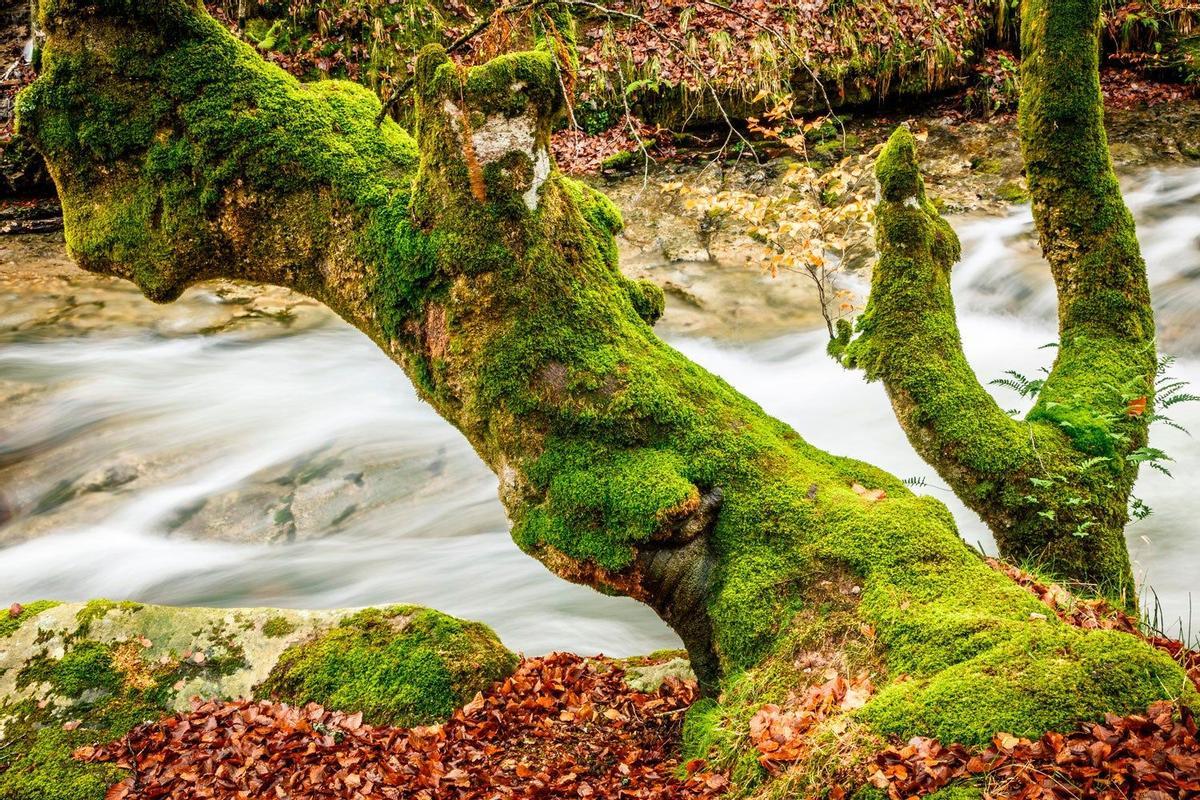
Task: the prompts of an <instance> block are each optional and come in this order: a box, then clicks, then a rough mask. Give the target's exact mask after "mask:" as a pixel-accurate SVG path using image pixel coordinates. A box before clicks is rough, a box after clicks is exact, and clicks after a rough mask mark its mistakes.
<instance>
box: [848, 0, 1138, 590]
mask: <svg viewBox="0 0 1200 800" xmlns="http://www.w3.org/2000/svg"><path fill="white" fill-rule="evenodd" d="M1099 11H1100V9H1099V0H1067V1H1066V2H1063V1H1062V0H1053V1H1052V0H1027V1H1026V2H1025V3H1024V4H1023V28H1022V35H1021V42H1022V51H1023V59H1022V63H1021V76H1022V86H1021V112H1020V120H1021V125H1020V127H1021V142H1022V148H1023V152H1024V155H1025V164H1026V174H1027V175H1028V179H1029V186H1030V190H1031V191H1032V194H1033V210H1034V218H1035V220H1036V222H1037V228H1038V232H1039V233H1040V235H1041V242H1042V250H1043V252H1044V253H1045V255H1046V258H1047V260H1048V261H1049V262H1050V267H1051V270H1052V272H1053V275H1054V280H1055V283H1056V285H1057V288H1058V297H1059V313H1058V317H1059V341H1058V357H1057V359H1056V360H1055V363H1054V367H1053V369H1052V370H1051V371H1050V373H1049V375H1048V376H1047V377H1046V378H1045V382H1044V384H1043V385H1042V387H1041V390H1040V392H1039V393H1038V396H1037V402H1036V404H1035V405H1034V406H1033V408H1032V410H1030V412H1029V413H1028V414H1027V415H1026V416H1025V418H1024V419H1023V420H1016V419H1013V418H1012V417H1010V416H1009V415H1008V414H1007V413H1006V412H1005V411H1003V410H1002V409H1001V408H1000V407H999V406H998V405H997V404H996V402H995V400H993V399H992V397H991V395H990V394H988V392H987V391H986V390H985V389H984V388H983V387H982V386H981V385H980V384H979V382H978V380H976V377H975V373H974V372H973V371H972V370H971V367H970V365H969V364H968V363H967V360H966V358H965V357H964V355H963V350H962V343H961V340H960V338H959V332H958V327H957V324H956V322H955V316H954V304H953V300H952V298H951V294H950V268H951V266H953V264H954V263H955V262H956V261H957V260H958V256H959V244H958V239H957V238H956V237H955V235H954V232H953V231H952V230H951V229H950V227H949V226H948V225H947V224H946V223H945V222H944V221H943V220H942V219H941V217H940V216H939V215H938V213H937V211H936V210H935V209H934V207H933V205H932V204H931V203H930V202H929V201H928V199H927V198H926V197H925V192H924V189H923V187H922V186H921V181H920V178H919V177H918V176H917V175H916V172H915V167H913V166H911V165H908V164H905V165H904V167H903V168H899V167H889V168H888V169H886V171H882V172H881V173H880V182H881V188H882V192H883V196H882V202H881V203H880V206H879V214H878V228H877V230H878V233H877V237H878V240H879V249H880V254H881V258H880V264H879V267H878V268H877V269H876V271H875V274H874V276H873V279H872V286H871V296H870V299H869V301H868V305H867V309H866V311H865V312H864V314H863V316H862V318H861V319H860V320H859V322H858V329H859V331H860V335H859V336H858V338H857V339H855V340H854V341H853V342H850V341H849V337H850V333H851V331H850V329H849V327H848V326H845V325H844V326H843V327H842V329H841V337H840V339H839V340H838V341H836V342H834V343H833V345H832V346H831V350H832V352H833V353H834V354H835V355H836V356H838V357H839V358H840V359H841V360H842V362H843V363H844V364H846V365H847V366H861V367H863V368H864V369H865V370H866V374H867V377H868V378H869V379H872V380H874V379H879V380H882V381H883V383H884V386H885V387H886V388H887V392H888V396H889V397H890V398H891V401H892V405H893V407H894V408H895V411H896V416H897V418H898V419H899V421H900V423H901V426H902V427H903V428H904V430H905V432H906V433H907V434H908V438H909V441H910V442H912V444H913V446H914V447H915V448H916V449H917V451H918V452H919V453H920V454H921V455H922V456H923V457H924V458H925V460H926V461H927V462H929V463H930V464H931V465H932V466H933V467H934V468H935V469H937V471H938V473H939V474H940V475H941V476H942V477H943V478H944V479H945V480H946V481H947V482H948V483H949V484H950V485H951V487H953V489H954V492H955V494H957V495H958V496H959V497H960V498H961V499H962V500H963V502H964V503H966V504H967V505H968V506H970V507H971V508H972V509H974V510H975V511H976V512H977V513H978V514H979V515H980V516H981V517H982V518H983V519H984V521H985V522H986V523H987V524H988V526H989V527H990V528H991V529H992V531H993V532H994V534H995V536H996V542H997V544H998V545H999V547H1000V551H1001V553H1002V554H1003V555H1004V556H1005V557H1007V558H1009V559H1012V560H1014V561H1017V562H1020V563H1033V564H1036V565H1037V566H1038V567H1039V568H1041V569H1044V570H1046V571H1048V572H1050V573H1052V574H1054V575H1056V576H1058V577H1061V578H1064V579H1065V580H1067V581H1069V582H1070V583H1072V584H1073V585H1074V586H1075V587H1077V588H1083V589H1084V590H1087V591H1091V592H1094V593H1099V594H1103V595H1106V596H1108V597H1110V598H1112V599H1114V600H1117V601H1118V602H1120V603H1121V604H1123V605H1125V606H1126V607H1129V608H1131V609H1136V605H1137V595H1136V592H1135V591H1134V582H1133V576H1132V571H1131V569H1130V564H1129V554H1128V551H1127V549H1126V545H1125V525H1126V523H1127V522H1128V521H1129V512H1128V504H1129V498H1130V491H1131V490H1132V488H1133V483H1134V481H1135V479H1136V478H1137V472H1138V463H1139V460H1140V458H1139V455H1140V454H1139V452H1138V451H1139V449H1141V448H1144V447H1145V446H1146V442H1147V427H1148V425H1147V423H1148V420H1149V419H1151V418H1152V417H1151V415H1150V407H1149V406H1148V400H1149V399H1150V398H1152V397H1153V394H1154V384H1155V371H1156V367H1157V360H1156V357H1155V342H1154V316H1153V312H1152V310H1151V307H1150V290H1149V287H1148V284H1147V280H1146V265H1145V263H1144V262H1143V261H1142V257H1141V253H1140V250H1139V248H1138V243H1137V239H1136V237H1135V236H1134V227H1133V219H1132V217H1131V216H1130V214H1129V211H1128V209H1127V208H1126V207H1125V203H1124V200H1123V199H1122V197H1121V192H1120V189H1119V187H1118V185H1117V180H1116V176H1115V175H1114V174H1113V170H1112V165H1111V162H1110V159H1109V153H1108V143H1107V141H1106V138H1105V132H1104V122H1103V116H1102V108H1103V106H1102V100H1101V95H1100V81H1099V73H1098V69H1097V65H1098V33H1099V28H1100V13H1099ZM1143 452H1144V451H1143Z"/></svg>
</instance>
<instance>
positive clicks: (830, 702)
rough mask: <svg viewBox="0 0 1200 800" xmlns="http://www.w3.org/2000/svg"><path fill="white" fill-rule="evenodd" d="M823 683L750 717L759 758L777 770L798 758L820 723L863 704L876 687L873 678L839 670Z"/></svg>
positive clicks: (761, 761)
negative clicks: (850, 678)
mask: <svg viewBox="0 0 1200 800" xmlns="http://www.w3.org/2000/svg"><path fill="white" fill-rule="evenodd" d="M825 677H826V680H825V682H824V683H821V684H818V685H816V686H812V687H810V688H809V689H808V691H806V692H805V693H804V694H803V695H802V696H800V697H796V696H795V695H793V696H792V698H791V699H790V700H789V702H788V703H787V704H786V705H785V706H782V707H781V706H778V705H775V704H774V703H768V704H767V705H764V706H763V707H762V708H760V709H759V710H758V713H756V714H755V715H754V716H753V717H752V718H751V719H750V741H751V742H752V743H753V744H754V746H755V747H756V748H757V749H758V752H759V756H758V761H759V763H760V764H762V765H763V766H764V767H766V768H767V769H768V770H771V771H772V772H778V771H779V769H780V766H781V765H782V764H784V763H786V762H793V761H799V760H800V759H801V758H803V757H804V755H805V753H806V752H807V750H808V734H809V733H810V732H811V731H812V730H813V729H814V728H815V727H816V726H817V725H819V724H820V723H822V722H825V721H826V720H828V719H830V718H831V717H833V716H835V715H837V714H839V713H842V712H846V711H853V710H854V709H857V708H862V707H863V706H864V705H866V703H867V700H868V699H870V697H871V694H872V693H873V692H874V691H875V687H874V686H873V685H872V683H871V680H870V678H868V677H867V676H866V675H860V676H858V677H857V678H855V679H854V680H853V681H847V680H846V679H845V678H843V677H842V676H841V675H838V674H837V673H836V672H832V673H829V674H826V676H825Z"/></svg>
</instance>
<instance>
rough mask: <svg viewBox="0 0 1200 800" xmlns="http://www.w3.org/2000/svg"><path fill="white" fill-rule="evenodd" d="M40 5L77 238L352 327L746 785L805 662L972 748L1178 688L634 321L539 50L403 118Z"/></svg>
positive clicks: (233, 46) (208, 40)
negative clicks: (663, 663) (320, 310)
mask: <svg viewBox="0 0 1200 800" xmlns="http://www.w3.org/2000/svg"><path fill="white" fill-rule="evenodd" d="M41 13H42V19H43V22H44V25H45V27H46V29H47V30H48V31H49V34H50V39H49V43H48V45H47V48H46V52H45V60H44V69H43V74H42V76H41V78H40V79H39V81H38V82H37V83H36V84H35V85H34V86H33V87H32V88H31V89H30V90H28V91H27V92H26V93H25V94H23V95H22V97H21V99H20V106H19V112H20V120H21V126H22V130H23V132H24V133H26V134H27V135H28V136H30V137H31V138H32V139H33V140H34V141H35V142H36V143H37V145H38V147H39V148H40V149H41V150H42V152H43V153H44V154H45V155H46V157H47V159H48V161H49V162H50V164H51V167H52V170H53V172H54V177H55V180H56V181H57V184H58V187H59V191H60V193H61V195H62V199H63V205H64V212H65V220H66V230H67V243H68V247H69V249H70V252H71V254H72V255H73V256H74V258H76V259H77V260H78V262H79V263H80V264H81V265H82V266H84V267H85V268H87V269H91V270H94V271H98V272H102V273H106V274H112V275H118V276H122V277H126V278H129V279H131V280H133V281H135V282H136V283H137V284H138V285H139V286H140V287H141V288H142V290H143V291H144V292H145V293H146V295H147V296H149V297H151V298H152V299H155V300H158V301H168V300H171V299H173V298H175V297H177V296H178V294H179V293H180V292H181V291H182V290H183V289H184V288H185V287H187V286H188V285H190V284H191V283H194V282H196V281H198V280H202V279H205V278H210V277H215V276H225V277H234V278H245V279H250V280H257V281H265V282H270V283H276V284H281V285H284V286H289V287H292V288H295V289H297V290H299V291H301V292H304V293H306V294H308V295H311V296H313V297H315V298H318V299H320V300H322V301H323V302H325V303H327V304H328V305H329V306H330V307H331V308H333V309H334V310H336V311H337V312H338V313H339V314H341V315H342V316H343V317H344V318H345V319H346V320H348V321H349V322H350V323H351V324H353V325H355V326H356V327H358V328H359V329H360V330H362V331H363V332H364V333H366V334H367V335H368V336H370V337H371V338H372V339H373V340H374V341H375V342H376V343H377V344H378V345H379V346H380V348H381V349H383V350H384V352H386V353H387V354H388V355H389V356H390V357H391V358H392V359H393V360H395V361H396V362H397V363H398V364H399V365H401V366H402V367H403V368H404V369H405V371H406V372H407V373H408V375H409V376H410V378H411V379H412V381H413V383H414V384H415V385H416V386H417V388H418V391H419V392H420V393H421V396H422V397H424V398H425V399H426V400H428V401H429V402H430V403H431V404H432V405H433V406H434V407H435V408H436V409H437V410H438V412H439V413H440V414H441V415H442V416H443V417H445V418H446V419H447V420H448V421H449V422H451V423H452V424H454V425H455V426H456V427H457V428H458V429H459V430H460V431H462V433H463V434H464V435H465V436H466V438H467V439H468V440H469V441H470V442H471V443H472V445H473V446H474V447H475V449H476V451H477V452H478V453H479V455H480V457H481V458H482V459H483V460H484V461H485V462H486V463H487V464H488V465H489V466H490V467H491V468H492V469H493V470H494V471H495V472H496V474H497V475H498V476H499V478H500V496H501V500H502V501H503V503H504V505H505V507H506V508H507V510H508V513H509V516H510V518H511V521H512V533H513V538H514V539H515V541H516V543H517V544H518V545H519V546H520V547H521V548H522V549H523V550H525V551H526V552H528V553H529V554H530V555H532V556H534V557H535V558H537V559H539V560H540V561H541V562H542V563H543V564H545V565H546V566H547V567H548V568H549V569H551V570H553V571H554V572H555V573H557V574H559V575H561V576H562V577H564V578H567V579H568V580H572V581H577V582H581V583H586V584H588V585H591V586H594V587H596V588H598V589H600V590H602V591H606V592H613V593H621V594H625V595H629V596H631V597H634V598H637V599H639V600H642V601H644V602H646V603H648V604H649V605H651V606H652V607H653V608H655V609H656V610H657V611H658V613H659V614H660V615H661V616H662V617H663V618H664V619H665V620H666V621H667V622H668V623H670V624H671V625H672V627H674V629H675V630H676V631H678V632H679V634H680V636H681V637H682V638H683V640H684V642H685V643H686V645H687V647H688V650H689V652H690V654H691V657H692V659H693V663H694V666H695V668H696V671H697V672H698V674H699V675H700V678H701V681H702V683H703V686H704V688H705V689H706V691H707V692H708V693H709V695H710V696H711V697H712V698H713V699H712V700H709V701H707V702H705V703H704V704H702V705H701V706H700V707H698V708H697V709H695V710H694V711H693V712H692V715H691V717H690V719H689V725H688V741H689V747H691V748H692V749H693V750H694V751H696V752H708V751H709V750H710V748H715V750H714V752H716V753H718V754H723V755H724V756H726V757H728V758H730V759H732V760H734V761H736V763H737V764H738V765H739V767H738V771H737V773H736V774H737V776H738V777H739V780H742V781H743V782H745V783H744V785H749V783H752V782H753V780H755V779H756V778H757V777H761V775H760V773H759V768H758V767H757V764H756V761H755V759H754V758H753V756H752V754H749V753H748V751H747V749H746V735H745V726H746V722H747V720H748V718H749V716H750V715H751V714H753V713H754V711H755V710H756V709H757V707H758V706H759V705H760V704H761V703H762V702H768V701H772V700H775V701H784V700H786V698H787V695H788V692H789V691H791V690H796V689H799V688H801V687H802V686H804V685H806V684H807V683H809V682H811V681H812V680H813V679H814V675H819V674H820V672H821V671H822V670H821V669H817V670H816V671H815V673H814V670H813V668H812V666H813V664H814V663H823V664H825V665H833V666H835V667H837V668H839V669H841V670H843V671H845V672H850V671H857V670H860V669H866V670H870V671H872V672H873V673H874V675H875V677H876V682H877V684H878V685H879V686H880V690H879V691H878V692H877V693H876V694H875V696H874V697H873V699H872V700H871V701H870V702H869V703H868V704H867V705H866V706H865V707H863V708H861V709H859V710H858V711H857V712H855V716H854V723H853V724H852V725H851V726H850V728H849V729H845V728H843V729H841V730H840V731H839V732H838V733H837V734H836V736H837V737H839V740H840V739H844V738H845V737H847V736H851V735H852V734H853V735H855V736H857V735H858V734H862V736H863V737H865V738H866V739H872V740H873V739H874V737H878V736H879V735H883V734H897V735H901V736H910V735H912V734H914V733H927V734H933V735H937V736H940V737H941V738H943V739H944V740H959V741H967V742H979V741H984V740H987V739H988V738H989V737H990V736H991V735H992V734H993V732H995V731H997V730H1006V731H1009V732H1014V733H1025V734H1035V733H1040V732H1041V731H1043V730H1046V729H1048V728H1054V727H1063V726H1066V725H1069V724H1071V723H1072V722H1073V721H1075V720H1077V719H1080V718H1090V717H1096V716H1097V715H1099V714H1101V713H1103V712H1104V711H1109V710H1112V711H1127V710H1130V709H1134V708H1139V707H1142V706H1144V705H1145V704H1146V703H1148V702H1150V701H1152V700H1154V699H1158V698H1160V697H1163V696H1174V695H1177V694H1179V693H1182V692H1184V691H1185V686H1186V685H1187V684H1186V681H1185V678H1184V676H1183V673H1182V672H1181V671H1180V670H1179V669H1178V667H1177V666H1176V665H1175V664H1174V663H1173V662H1172V661H1171V660H1170V659H1169V658H1167V657H1166V656H1164V655H1161V654H1159V653H1157V652H1156V651H1154V650H1152V649H1150V648H1149V647H1148V646H1146V645H1145V644H1143V643H1141V642H1140V641H1138V640H1136V639H1135V638H1133V637H1131V636H1127V635H1124V634H1117V633H1111V632H1101V631H1090V632H1086V631H1082V630H1078V629H1075V628H1071V627H1069V626H1067V625H1065V624H1062V623H1060V622H1058V621H1057V620H1056V619H1054V618H1050V619H1047V618H1046V615H1045V614H1044V613H1042V612H1043V611H1044V607H1042V606H1041V605H1040V604H1039V603H1038V602H1037V601H1036V600H1035V599H1034V598H1033V597H1032V596H1030V595H1028V594H1027V593H1025V592H1024V591H1023V590H1022V589H1020V588H1018V587H1017V586H1015V585H1014V584H1013V583H1011V582H1010V581H1009V580H1008V579H1007V578H1005V577H1003V576H1002V575H1000V574H998V573H996V572H994V571H992V570H991V569H989V568H988V567H987V566H986V565H985V564H984V563H983V562H982V561H981V560H980V559H979V558H978V557H977V556H976V555H975V554H974V553H972V552H971V551H970V550H969V549H968V548H967V547H966V546H965V545H964V544H963V543H962V541H961V540H960V539H959V537H958V535H957V532H956V530H955V527H954V522H953V519H952V518H951V516H950V514H949V513H948V512H947V510H946V509H945V508H944V507H943V506H942V505H941V504H939V503H938V502H936V501H934V500H932V499H930V498H924V497H917V496H914V495H913V494H912V493H911V492H909V491H908V490H907V489H906V488H905V486H904V485H903V484H902V483H901V482H900V481H899V480H897V479H896V478H894V477H892V476H890V475H888V474H886V473H884V472H883V471H881V470H879V469H877V468H875V467H872V466H870V465H869V464H865V463H863V462H860V461H856V460H853V459H849V458H842V457H838V456H834V455H831V454H829V453H826V452H823V451H821V450H818V449H817V448H814V447H813V446H811V445H809V444H808V443H807V442H805V441H804V440H803V439H802V438H801V437H800V436H799V434H797V433H796V432H795V431H794V430H792V429H791V428H789V427H788V426H786V425H784V424H783V423H781V422H778V421H776V420H774V419H772V418H771V417H769V416H768V415H767V414H765V413H764V412H763V411H762V410H761V409H760V408H759V407H758V406H757V405H755V404H754V403H753V402H751V401H750V400H748V399H746V398H745V397H743V396H742V395H740V394H739V393H738V392H737V391H735V390H734V389H733V388H732V387H730V386H729V385H728V384H726V383H725V382H724V381H722V380H721V379H720V378H718V377H716V376H714V375H712V374H710V373H708V372H706V371H705V370H703V369H701V368H700V367H698V366H697V365H695V364H693V363H691V362H690V361H688V360H687V359H686V358H685V357H683V356H682V355H681V354H679V353H678V352H676V351H675V350H673V349H672V348H670V347H669V346H667V345H666V344H664V343H663V342H662V341H661V340H660V339H658V338H657V337H656V336H655V335H654V333H653V331H652V329H651V323H652V322H653V321H654V320H655V318H656V317H657V316H658V315H659V313H660V312H661V310H662V294H661V292H660V291H658V290H657V289H656V288H654V287H652V286H649V285H646V284H642V283H634V282H631V281H629V280H627V279H626V278H624V277H622V276H621V275H620V273H619V272H618V271H617V253H616V246H615V243H614V239H613V234H614V232H616V231H617V230H618V229H619V227H620V225H621V222H620V218H619V215H618V214H617V212H616V210H615V208H614V207H613V206H612V204H611V203H610V202H609V201H608V200H606V199H605V198H604V197H603V196H602V195H600V194H598V193H596V192H594V191H593V190H591V189H589V188H587V187H586V186H584V185H582V184H580V183H577V182H575V181H572V180H570V179H568V178H566V177H564V176H562V175H560V174H559V173H558V172H557V171H556V169H555V167H554V164H553V161H552V159H551V157H550V155H549V153H548V147H547V145H548V141H547V140H548V136H549V132H550V125H551V124H552V121H553V120H554V118H555V114H556V113H557V111H558V107H559V104H560V99H561V98H560V94H559V89H560V87H561V82H560V80H559V77H558V75H557V73H556V66H555V61H554V58H553V57H552V55H551V54H550V53H549V52H547V51H533V52H525V53H517V54H513V55H509V56H503V57H500V58H497V59H495V60H493V61H491V62H488V63H487V64H484V65H482V66H478V67H473V68H470V69H463V68H460V67H458V66H456V65H454V64H453V63H450V62H449V61H448V60H447V59H446V57H445V56H444V54H443V53H442V52H441V51H440V50H438V49H437V48H430V49H427V50H426V51H425V52H424V53H423V54H422V56H421V58H420V61H419V64H418V68H417V86H416V93H417V98H418V99H417V107H416V109H415V112H416V119H417V124H416V130H415V134H414V135H412V136H410V135H409V134H408V133H407V132H405V131H404V130H402V129H400V128H399V127H397V126H396V125H394V124H393V123H391V122H390V121H387V120H385V121H383V123H382V125H380V126H378V127H377V126H376V124H375V118H376V114H377V111H378V108H379V105H378V101H377V100H376V99H375V98H374V97H373V96H371V94H370V93H369V92H367V91H366V90H364V89H362V88H360V87H357V86H354V85H351V84H347V83H340V82H325V83H319V84H312V85H302V84H300V83H298V82H296V81H295V80H294V79H292V78H290V77H288V76H287V75H285V74H284V73H283V72H281V71H280V70H278V69H276V68H275V67H274V66H271V65H268V64H266V63H264V62H263V61H262V60H261V59H259V58H258V56H257V55H255V54H254V52H253V51H251V50H250V49H249V48H248V47H246V46H245V45H243V44H241V43H239V42H238V41H236V40H235V39H234V38H233V37H232V36H230V35H229V34H228V33H227V32H226V31H225V30H224V29H222V28H221V27H220V26H219V25H217V24H216V23H215V22H213V21H212V20H211V19H209V18H208V17H207V16H206V15H205V14H204V13H203V12H202V11H201V10H200V8H199V6H198V4H197V3H194V2H188V1H187V0H143V2H139V3H130V2H126V1H125V0H89V1H88V2H85V1H84V0H43V6H42V11H41ZM905 141H906V140H905V139H904V138H903V137H900V138H899V139H898V140H897V141H896V143H894V144H893V146H892V148H891V151H890V155H889V160H887V161H885V163H892V164H900V165H901V166H902V168H903V169H904V170H906V171H907V172H906V174H910V177H909V178H907V179H901V178H897V177H889V176H887V175H885V176H884V177H885V184H887V185H889V186H891V187H893V188H896V189H897V190H899V189H903V188H904V187H907V191H910V192H911V191H913V187H914V186H917V185H919V184H918V183H917V182H916V181H917V179H916V177H915V169H916V167H915V162H914V161H913V160H912V153H911V150H909V149H906V144H905ZM922 224H924V223H922ZM347 402H353V399H352V398H347ZM814 658H815V659H817V661H816V662H814V661H813V659H814ZM718 696H720V697H722V701H721V703H720V704H718V703H717V701H716V698H717V697H718ZM831 735H833V734H831ZM852 761H853V760H852V759H849V760H846V764H843V765H842V767H843V768H844V767H846V766H847V765H849V764H851V763H852Z"/></svg>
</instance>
